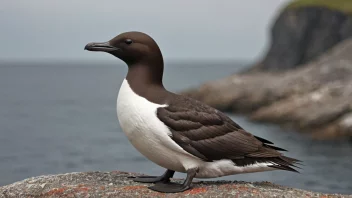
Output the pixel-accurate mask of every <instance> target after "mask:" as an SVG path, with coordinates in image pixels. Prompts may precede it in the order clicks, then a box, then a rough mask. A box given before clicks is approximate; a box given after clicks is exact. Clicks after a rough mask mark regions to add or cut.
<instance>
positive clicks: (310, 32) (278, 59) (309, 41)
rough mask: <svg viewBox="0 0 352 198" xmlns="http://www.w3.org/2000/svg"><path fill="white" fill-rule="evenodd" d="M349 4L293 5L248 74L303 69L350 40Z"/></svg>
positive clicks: (341, 0) (339, 0)
mask: <svg viewBox="0 0 352 198" xmlns="http://www.w3.org/2000/svg"><path fill="white" fill-rule="evenodd" d="M350 13H352V1H350V0H334V1H331V0H296V1H292V3H290V4H289V5H288V6H287V7H286V8H284V9H283V11H282V12H281V14H280V15H279V16H278V18H277V19H276V21H275V23H274V24H273V26H272V28H271V46H270V48H269V50H268V52H267V54H266V55H265V56H264V58H263V60H261V61H259V63H257V64H256V65H255V66H253V67H251V68H250V70H249V71H282V70H288V69H293V68H297V67H300V66H303V64H305V63H308V62H309V61H312V60H314V59H315V58H317V57H318V56H320V55H321V54H322V53H324V52H326V51H327V50H328V49H330V48H331V47H333V46H335V45H336V44H337V43H339V42H341V41H343V40H345V39H347V38H349V37H351V36H352V15H350Z"/></svg>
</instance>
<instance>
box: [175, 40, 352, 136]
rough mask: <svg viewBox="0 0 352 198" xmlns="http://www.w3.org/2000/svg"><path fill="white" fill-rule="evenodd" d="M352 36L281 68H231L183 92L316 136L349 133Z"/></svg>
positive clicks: (223, 107) (207, 101)
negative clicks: (297, 64) (293, 66)
mask: <svg viewBox="0 0 352 198" xmlns="http://www.w3.org/2000/svg"><path fill="white" fill-rule="evenodd" d="M351 53H352V39H347V40H346V41H344V42H341V43H340V44H338V45H337V46H335V47H334V48H333V49H331V50H328V52H326V53H324V54H323V55H321V56H320V57H319V58H318V59H316V60H315V61H312V62H310V63H308V64H305V65H303V66H301V67H299V68H297V69H294V70H290V71H285V72H280V73H272V72H271V73H270V72H254V73H241V74H234V75H232V76H229V77H227V78H225V79H220V80H216V81H212V82H208V83H205V84H203V85H202V86H200V87H199V88H195V89H190V90H186V91H185V92H183V93H181V94H184V95H188V96H190V97H193V98H195V99H197V100H200V101H203V102H205V103H207V104H209V105H211V106H213V107H216V108H218V109H221V110H227V111H232V112H242V113H248V114H249V115H250V117H251V118H252V119H254V120H258V121H269V122H276V123H280V124H283V125H288V126H293V127H295V128H299V129H302V131H310V132H312V133H313V134H314V137H317V138H322V139H325V138H333V137H342V136H352V128H351V125H350V124H351V120H350V119H351V112H352V56H351Z"/></svg>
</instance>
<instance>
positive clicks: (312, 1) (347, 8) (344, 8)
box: [287, 0, 352, 14]
mask: <svg viewBox="0 0 352 198" xmlns="http://www.w3.org/2000/svg"><path fill="white" fill-rule="evenodd" d="M313 6H319V7H326V8H330V9H333V10H339V11H341V12H344V13H349V14H352V0H294V1H292V2H291V3H289V4H288V6H287V8H288V9H291V8H300V7H313Z"/></svg>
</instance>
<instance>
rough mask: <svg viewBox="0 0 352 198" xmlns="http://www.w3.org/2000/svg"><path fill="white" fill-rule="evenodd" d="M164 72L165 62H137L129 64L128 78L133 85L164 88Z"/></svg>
mask: <svg viewBox="0 0 352 198" xmlns="http://www.w3.org/2000/svg"><path fill="white" fill-rule="evenodd" d="M163 72H164V66H163V64H160V63H159V64H156V65H148V64H144V63H136V64H133V65H129V66H128V73H127V76H126V80H127V81H128V82H129V84H131V85H133V86H138V87H146V86H153V87H162V88H163V87H164V86H163Z"/></svg>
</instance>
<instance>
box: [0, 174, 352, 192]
mask: <svg viewBox="0 0 352 198" xmlns="http://www.w3.org/2000/svg"><path fill="white" fill-rule="evenodd" d="M136 175H138V174H136V173H127V172H120V171H113V172H83V173H67V174H60V175H47V176H39V177H33V178H29V179H26V180H23V181H19V182H16V183H13V184H10V185H7V186H3V187H0V198H10V197H41V198H44V197H52V198H55V197H60V198H61V197H75V198H76V197H77V198H78V197H92V198H93V197H99V198H100V197H106V198H107V197H287V198H290V197H292V198H298V197H331V198H332V197H341V198H342V197H346V198H347V197H352V195H338V194H323V193H316V192H309V191H305V190H299V189H292V188H287V187H283V186H278V185H275V184H272V183H270V182H254V183H248V182H238V181H214V182H211V181H207V182H201V181H198V182H196V181H195V182H194V183H193V188H192V189H191V190H188V191H185V192H182V193H177V194H163V193H158V192H155V191H151V190H149V189H148V188H147V186H149V185H147V184H142V183H136V182H133V181H132V180H131V179H128V178H127V177H128V176H136ZM176 181H177V182H180V180H176Z"/></svg>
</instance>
